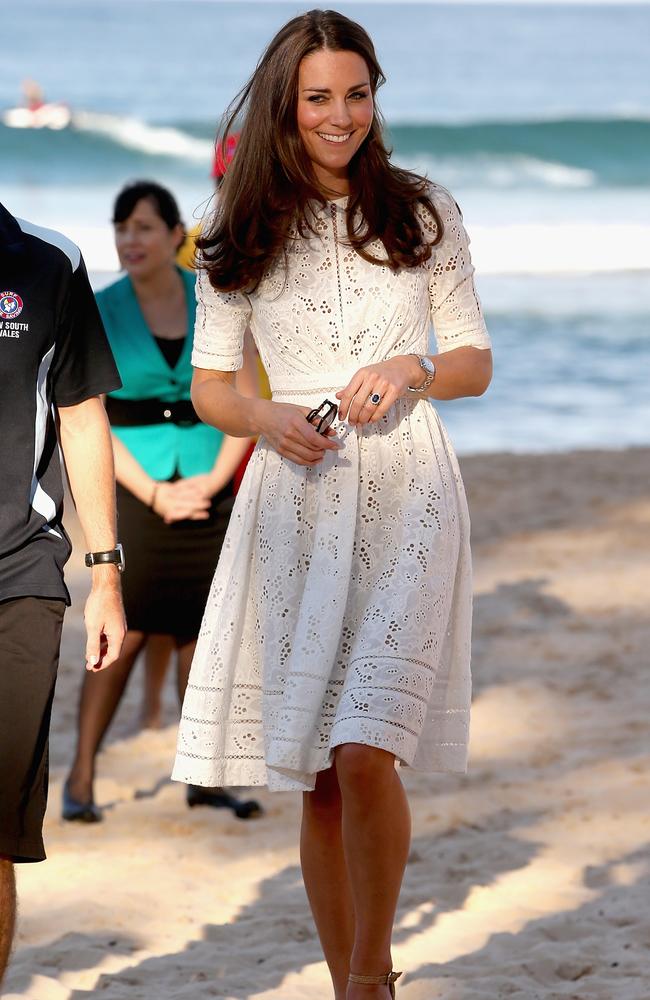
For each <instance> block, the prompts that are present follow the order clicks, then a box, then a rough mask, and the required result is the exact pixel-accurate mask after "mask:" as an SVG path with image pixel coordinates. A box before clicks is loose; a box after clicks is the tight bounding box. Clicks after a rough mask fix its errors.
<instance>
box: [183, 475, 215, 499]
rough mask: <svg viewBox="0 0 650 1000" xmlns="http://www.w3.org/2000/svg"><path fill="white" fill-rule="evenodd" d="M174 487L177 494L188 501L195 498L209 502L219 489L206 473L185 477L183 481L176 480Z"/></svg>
mask: <svg viewBox="0 0 650 1000" xmlns="http://www.w3.org/2000/svg"><path fill="white" fill-rule="evenodd" d="M174 485H175V487H176V489H177V490H178V492H179V494H180V495H181V496H184V497H187V498H188V499H189V498H190V497H197V498H198V499H201V500H211V499H212V497H213V496H214V495H215V493H218V492H219V489H220V487H219V486H218V485H217V484H216V483H215V482H214V480H213V479H212V477H211V476H210V475H209V474H208V473H202V474H199V475H196V476H186V477H185V478H183V479H178V480H177V481H176V482H175V483H174Z"/></svg>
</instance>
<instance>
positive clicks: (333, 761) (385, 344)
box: [174, 11, 491, 1000]
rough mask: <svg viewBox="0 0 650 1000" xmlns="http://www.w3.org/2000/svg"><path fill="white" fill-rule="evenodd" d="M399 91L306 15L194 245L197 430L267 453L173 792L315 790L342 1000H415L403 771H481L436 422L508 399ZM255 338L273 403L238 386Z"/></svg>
mask: <svg viewBox="0 0 650 1000" xmlns="http://www.w3.org/2000/svg"><path fill="white" fill-rule="evenodd" d="M381 82H383V76H382V73H381V69H380V67H379V65H378V63H377V59H376V56H375V53H374V50H373V47H372V43H371V41H370V39H369V38H368V35H367V34H366V32H365V31H364V30H363V28H361V27H360V26H359V25H357V24H355V23H354V22H352V21H350V20H348V19H347V18H345V17H343V16H342V15H340V14H336V13H334V12H323V11H311V12H310V13H308V14H304V15H301V16H299V17H297V18H295V19H293V20H292V21H290V22H289V23H288V24H287V25H285V27H284V28H283V29H282V30H281V31H280V32H279V33H278V35H277V36H276V37H275V38H274V39H273V41H272V42H271V44H270V45H269V47H268V49H267V50H266V52H265V54H264V55H263V57H262V59H261V61H260V63H259V65H258V68H257V69H256V71H255V73H254V75H253V77H252V78H251V80H250V82H249V83H248V85H247V86H246V87H245V88H244V90H243V91H242V93H241V95H240V97H239V99H238V101H237V102H236V104H235V106H234V108H233V112H232V115H231V117H230V118H229V122H228V125H227V126H226V131H228V129H229V128H232V126H233V124H234V121H235V120H237V121H238V122H241V121H242V119H243V123H242V128H241V138H240V142H239V147H238V150H237V155H236V156H235V158H234V161H233V163H232V165H231V167H230V169H229V172H228V174H227V175H226V181H225V184H224V187H223V190H222V194H221V197H220V200H219V205H218V209H217V211H216V214H215V216H214V218H212V219H211V220H210V221H209V222H208V223H207V225H206V227H205V229H204V234H203V238H202V240H201V241H200V243H199V245H200V246H201V249H202V252H203V269H202V270H201V271H200V272H199V278H198V285H197V297H198V304H199V305H198V313H197V324H196V329H195V342H194V355H193V359H192V361H193V364H194V366H195V374H194V382H193V392H192V399H193V402H194V405H195V407H196V409H197V411H198V412H199V414H200V415H201V417H202V419H203V420H205V421H206V422H207V423H209V424H213V425H214V426H216V427H219V428H220V429H221V430H222V431H224V432H225V433H226V434H231V435H239V436H249V435H260V438H259V442H258V444H257V447H256V450H255V452H254V454H253V457H252V459H251V461H250V462H249V465H248V469H247V472H246V475H245V477H244V481H243V483H242V486H241V488H240V491H239V494H238V496H237V501H236V504H235V508H234V510H233V513H232V515H231V520H230V527H229V530H228V533H227V536H226V539H225V541H224V544H223V547H222V552H221V558H220V560H219V565H218V567H217V570H216V573H215V577H214V581H213V585H212V590H211V593H210V597H209V600H208V603H207V607H206V610H205V616H204V619H203V624H202V627H201V632H200V637H199V641H198V645H197V649H196V654H195V657H194V662H193V666H192V672H191V676H190V681H189V685H188V689H187V694H186V697H185V703H184V710H183V719H182V722H181V728H180V734H179V743H178V755H177V759H176V765H175V769H174V778H175V779H177V780H180V781H186V782H189V783H192V784H205V785H210V786H212V785H253V784H268V786H269V788H270V789H271V790H287V789H295V790H298V791H302V792H303V793H304V795H303V799H304V808H303V824H302V832H301V860H302V869H303V875H304V880H305V886H306V889H307V894H308V897H309V902H310V904H311V908H312V912H313V915H314V918H315V921H316V925H317V928H318V932H319V935H320V939H321V942H322V945H323V949H324V952H325V957H326V959H327V962H328V965H329V968H330V971H331V974H332V980H333V984H334V991H335V997H336V1000H385V998H388V997H389V996H394V995H395V987H394V981H395V979H396V978H397V975H398V974H397V973H394V972H392V958H391V932H392V925H393V920H394V914H395V908H396V904H397V899H398V894H399V889H400V885H401V880H402V875H403V871H404V866H405V863H406V858H407V855H408V851H409V837H410V823H409V812H408V805H407V802H406V797H405V794H404V790H403V787H402V784H401V781H400V779H399V776H398V773H397V770H396V767H395V764H396V762H397V763H399V764H402V765H408V766H411V767H414V768H417V769H418V770H425V771H436V770H440V771H463V770H464V769H465V767H466V755H467V738H468V721H469V698H470V674H469V648H470V627H471V568H470V556H469V523H468V516H467V509H466V503H465V498H464V493H463V487H462V483H461V479H460V475H459V471H458V466H457V462H456V458H455V456H454V453H453V450H452V448H451V445H450V443H449V441H448V439H447V436H446V433H445V431H444V428H443V427H442V425H441V423H440V420H439V418H438V416H437V413H436V410H435V409H434V407H433V406H432V405H431V402H430V400H431V399H432V398H433V399H453V398H457V397H461V396H472V395H480V394H481V393H483V392H484V391H485V389H486V388H487V386H488V384H489V381H490V377H491V353H490V350H489V347H490V342H489V339H488V336H487V333H486V330H485V325H484V322H483V318H482V314H481V309H480V305H479V302H478V299H477V297H476V293H475V290H474V284H473V277H472V275H473V268H472V264H471V261H470V256H469V252H468V240H467V236H466V233H465V230H464V228H463V224H462V221H461V216H460V213H459V210H458V208H457V206H456V204H455V202H454V200H453V198H452V197H451V196H450V195H449V193H448V192H446V191H445V190H444V189H443V188H439V187H437V186H436V185H434V184H431V183H429V182H428V181H425V180H424V179H423V178H421V177H418V176H417V175H414V174H412V173H409V172H407V171H404V170H401V169H399V168H397V167H395V166H394V165H392V164H391V162H390V159H389V154H388V152H387V150H386V147H385V145H384V142H383V139H382V128H381V119H380V116H379V112H378V109H377V107H376V105H375V92H376V90H377V87H378V86H379V84H380V83H381ZM431 322H433V325H434V330H435V334H436V338H437V347H438V353H437V354H436V355H434V356H432V357H427V354H426V352H427V348H428V338H429V330H430V325H431ZM247 326H250V328H251V330H252V333H253V337H254V339H255V341H256V344H257V346H258V349H259V351H260V354H261V357H262V361H263V363H264V367H265V369H266V371H267V372H268V374H269V377H270V383H271V388H272V390H273V398H272V400H262V399H259V400H250V399H245V398H243V397H241V396H240V395H239V394H238V393H237V392H236V390H235V388H234V373H235V371H237V370H238V369H239V368H240V367H241V364H242V341H243V335H244V331H245V329H246V327H247ZM325 399H328V400H330V401H336V405H335V406H334V407H328V406H327V405H324V406H323V408H322V409H320V410H318V412H317V413H315V414H314V413H312V411H314V410H317V409H318V408H319V407H320V406H321V404H323V403H324V400H325ZM333 415H336V418H337V419H334V421H333V423H332V425H331V426H330V427H329V428H328V427H327V424H328V421H329V420H330V419H331V418H332V416H333ZM308 416H311V422H310V420H307V419H305V418H306V417H308ZM323 417H325V419H324V420H323V419H322V418H323Z"/></svg>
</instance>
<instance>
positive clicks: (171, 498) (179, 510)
mask: <svg viewBox="0 0 650 1000" xmlns="http://www.w3.org/2000/svg"><path fill="white" fill-rule="evenodd" d="M182 484H183V480H182V479H178V480H177V481H176V482H173V483H167V482H163V483H158V485H157V487H156V494H155V496H154V500H153V504H152V509H153V511H154V513H156V514H158V516H159V517H162V519H163V521H164V522H165V524H173V523H174V521H206V520H207V519H208V517H209V507H210V499H209V498H208V497H206V496H202V495H201V494H200V493H199V492H198V491H196V490H192V491H188V490H187V489H186V488H185V487H184V486H183V485H182Z"/></svg>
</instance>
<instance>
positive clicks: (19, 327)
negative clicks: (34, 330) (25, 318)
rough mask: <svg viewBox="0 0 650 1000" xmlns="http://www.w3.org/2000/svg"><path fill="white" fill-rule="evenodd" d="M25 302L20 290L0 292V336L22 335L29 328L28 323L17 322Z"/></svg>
mask: <svg viewBox="0 0 650 1000" xmlns="http://www.w3.org/2000/svg"><path fill="white" fill-rule="evenodd" d="M24 305H25V303H24V302H23V300H22V299H21V297H20V295H19V294H18V292H0V337H13V338H17V337H20V334H21V332H26V331H27V330H29V324H28V323H17V322H16V319H17V318H18V316H20V314H21V312H22V311H23V307H24Z"/></svg>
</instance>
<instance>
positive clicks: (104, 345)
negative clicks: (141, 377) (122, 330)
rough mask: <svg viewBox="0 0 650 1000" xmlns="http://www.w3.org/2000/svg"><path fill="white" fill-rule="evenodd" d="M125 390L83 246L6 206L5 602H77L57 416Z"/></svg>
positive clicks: (2, 319) (1, 257)
mask: <svg viewBox="0 0 650 1000" xmlns="http://www.w3.org/2000/svg"><path fill="white" fill-rule="evenodd" d="M120 384H121V383H120V378H119V375H118V373H117V368H116V367H115V363H114V361H113V356H112V354H111V351H110V348H109V346H108V342H107V339H106V334H105V333H104V328H103V326H102V321H101V319H100V317H99V312H98V310H97V306H96V304H95V299H94V296H93V293H92V289H91V287H90V283H89V281H88V275H87V274H86V268H85V266H84V262H83V260H82V257H81V253H80V252H79V249H78V248H77V247H76V246H75V245H74V243H71V242H70V240H68V239H66V237H65V236H61V234H60V233H56V232H54V231H53V230H51V229H41V228H39V227H38V226H34V225H32V224H31V223H29V222H23V221H22V220H21V219H15V218H14V217H13V215H10V213H9V212H8V211H7V210H6V209H5V208H4V207H3V206H2V205H0V600H7V599H8V598H12V597H27V596H32V597H49V598H62V599H64V600H65V601H67V602H68V603H69V600H70V598H69V595H68V591H67V588H66V586H65V584H64V582H63V566H64V564H65V562H66V561H67V559H68V556H69V555H70V548H71V546H70V541H69V539H68V536H67V535H66V533H65V531H64V530H63V525H62V523H61V517H62V514H63V481H62V475H61V463H60V460H59V449H58V444H57V437H56V425H55V417H54V414H55V411H56V407H58V406H74V405H75V404H76V403H81V402H83V401H84V400H85V399H89V398H90V397H91V396H98V395H100V393H104V392H111V391H112V390H113V389H118V388H119V387H120Z"/></svg>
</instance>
